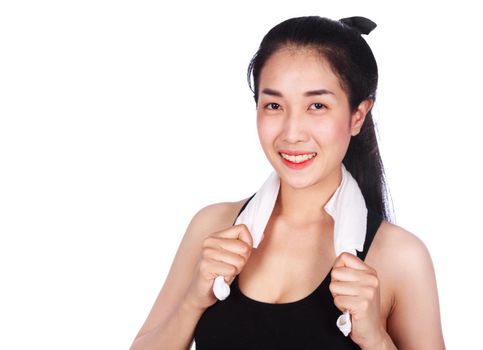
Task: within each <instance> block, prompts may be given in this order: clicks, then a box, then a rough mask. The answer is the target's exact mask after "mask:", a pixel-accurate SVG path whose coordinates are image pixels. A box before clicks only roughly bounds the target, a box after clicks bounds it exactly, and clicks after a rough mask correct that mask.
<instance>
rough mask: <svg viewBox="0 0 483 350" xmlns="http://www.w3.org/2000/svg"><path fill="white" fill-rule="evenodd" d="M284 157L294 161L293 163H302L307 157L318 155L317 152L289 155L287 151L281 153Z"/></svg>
mask: <svg viewBox="0 0 483 350" xmlns="http://www.w3.org/2000/svg"><path fill="white" fill-rule="evenodd" d="M280 154H281V155H282V157H283V158H285V159H287V160H289V161H291V162H293V163H301V162H304V161H306V160H307V159H311V158H313V157H315V156H316V155H317V153H315V152H314V153H312V154H304V155H303V156H289V155H288V154H285V153H280Z"/></svg>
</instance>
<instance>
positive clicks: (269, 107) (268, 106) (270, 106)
mask: <svg viewBox="0 0 483 350" xmlns="http://www.w3.org/2000/svg"><path fill="white" fill-rule="evenodd" d="M265 107H266V108H268V109H279V108H280V105H279V104H278V103H275V102H271V103H269V104H267V105H266V106H265Z"/></svg>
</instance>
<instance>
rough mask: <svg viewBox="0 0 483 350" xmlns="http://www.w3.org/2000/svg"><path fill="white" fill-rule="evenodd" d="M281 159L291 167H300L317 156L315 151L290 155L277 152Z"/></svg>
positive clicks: (309, 162)
mask: <svg viewBox="0 0 483 350" xmlns="http://www.w3.org/2000/svg"><path fill="white" fill-rule="evenodd" d="M279 154H280V156H281V157H282V161H283V163H284V164H285V165H287V166H288V167H289V168H291V169H302V168H305V167H306V166H308V165H309V164H311V163H312V160H313V159H314V158H315V157H316V156H317V152H313V153H307V154H304V155H297V156H292V155H288V154H286V153H281V152H280V153H279Z"/></svg>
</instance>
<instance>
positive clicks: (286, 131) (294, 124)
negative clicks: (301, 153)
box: [282, 113, 309, 143]
mask: <svg viewBox="0 0 483 350" xmlns="http://www.w3.org/2000/svg"><path fill="white" fill-rule="evenodd" d="M308 127H309V125H308V124H307V123H306V120H304V118H303V116H301V115H296V114H295V113H290V114H288V115H287V116H286V118H285V120H284V123H283V131H282V133H283V140H284V141H286V142H288V143H296V142H298V141H306V140H307V138H308V130H307V128H308Z"/></svg>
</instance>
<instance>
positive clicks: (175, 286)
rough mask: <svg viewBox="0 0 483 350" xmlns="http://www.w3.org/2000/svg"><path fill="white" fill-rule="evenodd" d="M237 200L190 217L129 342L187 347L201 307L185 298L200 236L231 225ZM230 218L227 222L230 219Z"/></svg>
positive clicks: (137, 347) (135, 345) (148, 346)
mask: <svg viewBox="0 0 483 350" xmlns="http://www.w3.org/2000/svg"><path fill="white" fill-rule="evenodd" d="M237 206H239V204H238V203H237V202H234V203H231V202H223V203H216V204H212V205H209V206H207V207H204V208H203V209H201V210H200V211H198V213H196V214H195V215H194V217H193V219H192V220H191V222H190V224H189V225H188V228H187V230H186V233H185V234H184V236H183V239H182V240H181V243H180V245H179V248H178V251H177V252H176V256H175V258H174V260H173V263H172V265H171V268H170V270H169V273H168V275H167V277H166V280H165V282H164V284H163V287H162V288H161V291H160V292H159V295H158V297H157V299H156V301H155V302H154V305H153V307H152V309H151V311H150V313H149V315H148V317H147V319H146V321H145V322H144V324H143V326H142V327H141V329H140V330H139V332H138V334H137V335H136V338H135V339H134V341H133V344H132V345H131V350H140V349H188V348H189V347H190V346H191V343H192V341H193V331H194V328H195V326H196V324H197V322H198V320H199V318H200V317H201V315H202V313H203V312H204V310H200V309H198V308H197V307H196V306H194V303H193V302H191V301H190V300H186V299H185V297H184V296H185V294H186V292H187V290H188V287H189V284H190V282H191V279H192V277H193V273H194V271H195V268H196V264H197V262H198V259H199V253H200V252H201V246H202V243H203V240H204V238H205V237H206V236H207V235H209V234H210V233H212V232H216V231H219V230H222V229H225V228H227V227H229V226H230V225H231V224H232V221H233V220H234V218H233V215H234V214H233V213H234V208H236V207H237ZM230 220H231V221H230Z"/></svg>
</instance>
